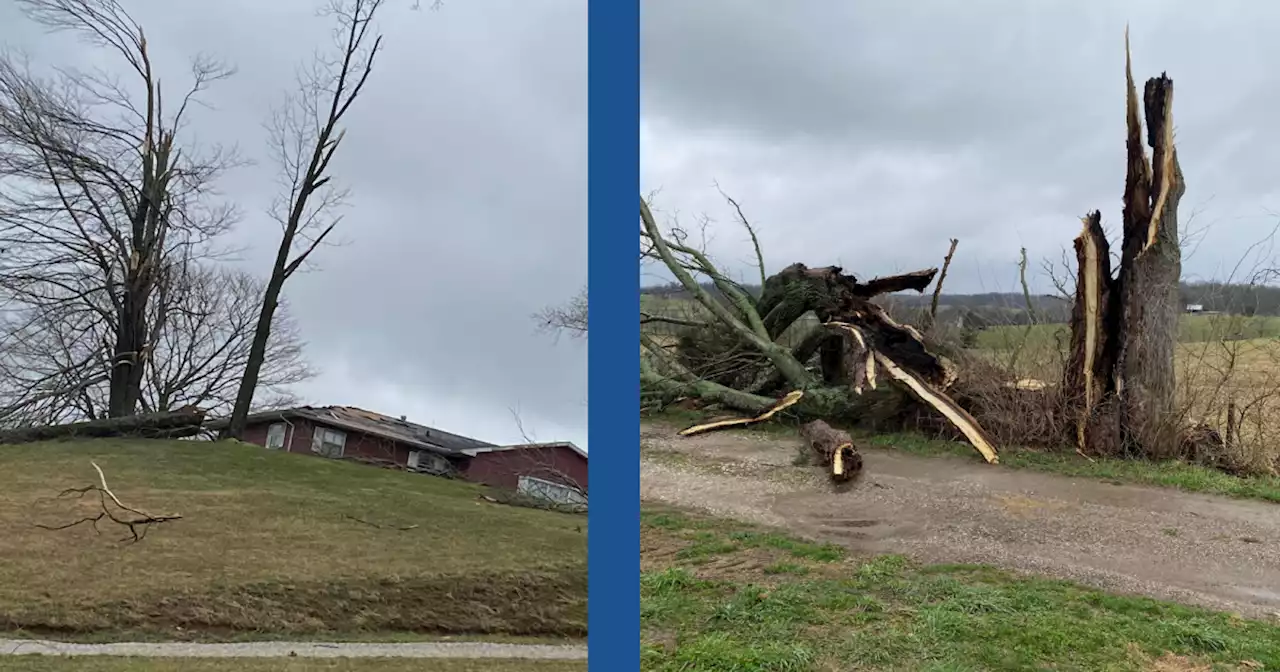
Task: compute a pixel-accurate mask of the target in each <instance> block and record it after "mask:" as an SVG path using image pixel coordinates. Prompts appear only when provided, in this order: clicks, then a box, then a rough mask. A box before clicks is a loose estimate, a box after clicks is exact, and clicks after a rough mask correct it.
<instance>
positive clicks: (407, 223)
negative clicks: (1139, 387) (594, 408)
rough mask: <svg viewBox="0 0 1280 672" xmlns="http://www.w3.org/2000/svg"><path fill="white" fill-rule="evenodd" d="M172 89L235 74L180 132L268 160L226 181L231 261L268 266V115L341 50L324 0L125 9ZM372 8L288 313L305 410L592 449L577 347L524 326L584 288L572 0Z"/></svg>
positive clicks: (21, 43) (577, 46) (57, 53)
mask: <svg viewBox="0 0 1280 672" xmlns="http://www.w3.org/2000/svg"><path fill="white" fill-rule="evenodd" d="M123 4H124V5H125V6H126V8H127V9H129V11H130V13H131V14H133V15H134V17H135V18H136V19H138V20H139V21H140V22H141V23H142V24H143V26H144V27H145V30H146V35H147V37H148V40H149V43H150V46H151V49H152V52H153V57H154V59H155V60H156V61H157V63H159V64H160V65H161V69H162V76H163V77H164V78H165V80H166V83H167V82H168V81H170V80H172V81H173V84H172V86H174V87H175V88H177V87H178V86H180V83H184V82H185V80H184V79H182V75H183V74H184V72H185V68H186V67H187V63H188V60H189V58H190V57H191V56H193V55H195V54H196V53H197V52H206V53H209V54H214V55H217V56H219V57H221V58H222V59H224V60H226V61H228V62H229V63H231V64H233V65H235V66H237V67H238V73H237V74H236V75H235V76H234V77H233V78H231V79H229V80H227V81H224V82H219V83H217V84H216V85H214V87H213V88H212V89H211V90H210V91H209V92H208V95H207V96H206V97H205V100H206V101H207V102H208V103H209V104H210V106H211V109H208V110H200V112H199V114H198V115H196V116H195V117H193V119H192V123H191V126H190V128H189V129H188V132H189V134H190V137H193V138H199V139H200V140H202V141H211V142H212V141H217V142H233V143H235V144H237V145H238V146H239V147H240V149H241V152H242V153H243V154H244V155H245V156H246V157H248V158H252V159H257V160H258V164H257V165H255V166H252V167H248V168H245V169H241V170H237V171H235V172H234V173H232V174H230V175H229V176H228V177H227V179H226V180H224V181H223V183H222V188H223V190H224V191H225V192H226V194H227V196H228V197H230V198H231V199H233V200H235V201H236V202H238V203H239V204H240V205H241V207H242V208H243V209H244V210H245V212H246V215H247V216H246V217H245V219H244V221H243V222H242V223H241V224H240V225H239V226H238V227H237V228H236V230H235V232H234V234H233V235H234V238H235V240H234V241H233V242H234V243H236V244H239V245H243V246H245V247H246V252H245V253H244V254H243V255H242V258H241V259H240V260H239V261H238V262H237V263H241V264H244V265H245V266H246V267H247V268H250V269H252V270H256V271H260V272H261V273H263V274H264V275H265V274H266V273H267V272H268V271H269V268H270V264H271V259H272V258H273V257H274V254H275V249H276V245H277V243H278V241H279V227H278V225H277V224H276V223H275V222H273V221H272V220H271V219H269V218H268V217H267V216H266V214H265V210H266V208H267V206H268V205H269V203H270V201H271V199H272V197H273V196H274V195H275V193H276V192H275V189H274V187H273V184H272V180H273V179H274V176H275V172H274V170H275V169H274V167H273V166H272V165H271V163H270V161H269V156H268V154H267V152H266V151H265V142H264V141H265V138H266V131H265V130H264V128H263V122H264V121H265V120H266V119H267V117H268V115H269V113H270V109H271V106H272V105H274V104H277V103H279V102H280V100H281V98H282V96H283V95H284V94H285V93H287V92H288V91H289V90H290V89H291V88H292V87H293V82H294V72H295V67H296V66H297V65H299V64H301V63H304V62H305V61H307V59H309V58H310V57H311V56H312V54H313V53H315V52H316V51H317V50H319V49H322V48H326V47H328V46H329V45H330V44H331V42H330V37H329V31H330V30H331V28H332V24H331V23H330V22H329V21H327V20H326V19H323V18H318V17H317V16H316V9H317V8H318V7H319V6H320V5H322V4H323V2H321V1H318V0H278V1H277V2H250V1H249V0H228V1H225V2H209V3H190V2H181V3H157V2H146V1H141V0H139V1H136V2H135V1H131V0H123ZM412 4H413V3H412V2H411V0H390V1H389V2H388V5H387V6H386V7H385V8H384V9H382V10H381V13H380V23H381V29H382V32H383V33H384V34H385V41H384V50H383V51H382V52H381V54H380V55H379V57H378V61H377V64H376V66H375V70H374V73H373V76H372V77H371V79H370V83H369V85H368V88H367V89H366V90H365V93H364V94H363V95H362V96H361V98H360V99H359V100H358V101H357V102H356V104H355V106H354V107H353V108H352V111H351V113H350V115H349V118H348V123H347V124H346V126H347V133H346V137H345V138H344V140H343V146H342V148H341V149H340V150H339V152H338V154H337V157H336V158H335V160H334V168H333V173H334V175H335V180H337V181H340V182H342V183H345V185H346V186H348V187H350V189H351V193H352V196H351V200H350V206H349V207H348V208H347V210H346V214H345V219H344V220H343V222H342V223H341V224H340V225H339V227H338V229H337V230H336V235H337V237H338V240H339V241H340V242H341V244H340V245H338V246H331V247H322V248H321V249H320V250H318V251H317V252H316V254H315V255H314V259H315V260H316V264H315V265H316V267H317V268H315V269H313V270H311V271H309V272H306V273H300V274H298V275H296V276H295V277H293V278H292V279H291V280H290V281H289V283H288V284H287V285H286V288H285V295H286V300H287V301H288V302H289V304H290V307H291V309H292V311H293V314H294V315H295V316H296V317H297V318H298V320H299V322H300V324H301V327H302V331H303V335H304V338H305V339H306V341H307V356H308V359H309V360H310V361H311V362H313V363H314V365H315V366H316V367H317V368H318V369H320V371H321V372H322V373H321V375H320V377H318V378H317V379H315V380H314V381H311V382H309V383H307V384H305V385H303V386H301V387H300V389H299V392H300V393H302V394H303V395H304V396H305V398H306V399H307V401H308V402H310V403H313V404H325V405H327V404H350V405H356V406H360V407H364V408H368V409H370V410H374V411H380V412H383V413H387V414H390V415H401V414H404V415H407V416H409V419H411V420H414V421H417V422H422V423H425V424H429V425H433V426H437V427H440V428H442V429H446V430H449V431H453V432H458V433H461V434H467V435H471V436H475V437H477V438H481V439H485V440H490V441H496V442H504V441H509V442H514V441H519V440H521V434H520V431H519V430H518V429H517V426H516V422H515V420H514V419H513V417H512V411H513V410H514V411H517V412H518V414H519V415H520V418H521V420H522V421H523V424H524V428H525V430H526V431H527V432H528V433H529V434H531V435H532V438H534V439H536V440H541V441H549V440H572V441H574V442H576V443H577V444H578V445H580V446H584V447H585V446H586V445H587V431H586V424H587V423H586V416H587V392H586V356H587V348H586V344H585V343H584V342H580V341H572V340H566V339H561V340H559V341H558V342H557V341H556V340H554V339H553V338H552V337H550V336H547V335H545V334H540V333H537V331H536V326H537V325H536V324H535V322H534V321H533V320H532V319H531V317H530V316H531V314H533V313H534V312H535V311H537V310H539V309H541V308H542V307H544V306H546V305H548V304H554V303H559V302H562V301H565V300H568V299H570V298H571V297H572V296H573V295H574V294H575V293H576V292H577V291H578V290H579V289H580V288H581V287H582V286H583V285H585V283H586V276H587V259H586V241H587V228H586V188H587V160H586V156H587V153H586V149H587V118H586V115H587V107H586V100H587V88H586V73H587V51H586V44H587V42H586V39H587V25H586V3H585V2H582V1H581V0H544V1H540V2H518V1H516V0H466V1H465V2H447V3H445V4H444V5H443V6H442V7H441V8H439V9H438V11H428V9H427V5H430V4H431V3H430V2H423V3H422V9H421V10H420V11H414V10H413V9H412V7H411V5H412ZM0 39H2V40H3V42H4V43H5V44H6V45H7V46H8V47H10V48H14V49H21V50H23V51H25V52H27V53H28V54H29V55H30V56H31V58H32V61H33V62H34V63H35V64H36V65H37V66H46V65H48V66H52V65H74V66H81V67H84V66H87V65H90V64H102V65H105V66H108V67H111V63H110V62H109V61H107V60H106V58H107V57H106V55H105V54H104V53H103V52H102V51H100V50H95V49H93V48H91V47H88V46H86V45H84V44H82V43H79V42H77V41H76V40H75V39H74V38H73V37H71V36H67V35H55V36H49V35H47V34H45V33H44V32H43V30H42V29H41V28H40V27H39V26H37V25H35V24H32V23H30V22H29V21H27V20H25V19H24V18H23V17H22V15H21V14H20V13H19V12H18V11H17V10H16V8H14V7H13V6H12V4H11V3H4V6H3V7H0Z"/></svg>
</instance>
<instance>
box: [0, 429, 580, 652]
mask: <svg viewBox="0 0 1280 672" xmlns="http://www.w3.org/2000/svg"><path fill="white" fill-rule="evenodd" d="M90 460H94V461H96V462H97V463H98V464H99V465H101V466H102V468H103V470H104V471H105V472H106V474H107V478H108V481H109V483H110V485H111V487H112V489H113V490H114V491H115V493H116V494H117V495H118V496H119V497H120V498H121V499H122V500H123V501H124V502H125V503H126V504H128V505H130V506H135V507H138V508H141V509H145V510H147V511H153V512H166V513H180V514H182V516H183V518H182V520H179V521H174V522H170V523H166V524H164V525H163V526H160V527H157V528H154V529H153V530H152V531H151V532H150V533H149V534H148V535H147V537H146V538H145V540H143V541H142V542H140V543H136V544H127V545H122V544H120V543H119V538H120V536H121V532H120V530H119V529H112V528H111V527H110V526H102V530H103V534H102V535H100V536H99V535H96V534H95V533H94V531H93V530H92V529H91V528H90V527H88V526H87V525H86V526H80V527H76V528H72V529H68V530H63V531H56V532H55V531H49V530H44V529H39V528H37V527H34V525H33V524H34V523H44V524H58V523H63V522H69V521H72V520H75V519H76V518H79V517H80V516H82V515H85V513H90V512H93V511H95V508H94V507H95V506H97V504H96V501H88V500H86V501H68V500H65V499H62V500H58V499H50V498H51V497H52V496H53V495H56V494H57V493H58V492H59V491H61V490H63V489H65V488H70V487H77V486H83V485H89V484H92V483H93V482H94V480H95V478H96V475H95V474H94V473H93V470H92V468H91V466H90V465H89V461H90ZM0 474H3V475H4V478H3V482H4V484H5V487H4V488H3V489H2V490H0V629H6V630H26V631H30V632H51V633H68V634H74V633H88V632H100V631H127V632H130V633H134V634H141V635H152V636H165V637H170V638H172V637H183V636H195V637H200V636H205V635H216V636H224V635H227V634H231V633H243V632H258V633H279V634H290V633H292V634H307V633H361V632H374V631H387V632H420V633H472V634H483V633H492V634H511V635H571V636H580V635H582V634H585V630H586V546H587V534H586V527H585V519H584V518H583V517H581V516H571V515H566V514H558V513H552V512H547V511H538V510H533V509H524V508H515V507H509V506H502V505H499V504H493V503H489V502H485V501H483V500H480V499H479V498H478V495H479V494H480V490H479V488H477V487H476V486H472V485H468V484H465V483H460V482H455V481H448V480H444V479H438V478H433V477H427V476H421V475H417V474H408V473H401V472H393V471H387V470H382V469H372V468H369V467H364V466H361V465H355V464H348V463H343V462H338V461H330V460H324V459H320V458H315V457H310V456H303V455H289V454H281V453H275V452H269V451H265V450H262V449H261V448H258V447H254V446H246V445H240V444H226V443H219V444H210V443H197V442H160V441H152V442H136V441H135V442H122V441H84V442H70V443H48V444H31V445H22V446H3V447H0ZM346 516H355V517H359V518H362V519H364V520H369V521H376V522H381V523H388V524H399V525H404V524H416V525H417V526H418V527H416V528H414V529H412V530H407V531H397V530H384V529H377V528H374V527H370V526H368V525H363V524H360V523H356V522H353V521H352V520H350V519H349V518H347V517H346Z"/></svg>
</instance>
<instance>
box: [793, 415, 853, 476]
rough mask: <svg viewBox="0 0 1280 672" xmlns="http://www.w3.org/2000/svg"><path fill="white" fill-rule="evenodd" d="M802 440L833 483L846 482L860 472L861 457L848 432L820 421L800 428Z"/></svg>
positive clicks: (808, 423)
mask: <svg viewBox="0 0 1280 672" xmlns="http://www.w3.org/2000/svg"><path fill="white" fill-rule="evenodd" d="M800 438H802V439H804V441H805V444H806V445H808V447H809V450H810V452H812V454H813V456H814V457H815V458H816V459H817V461H818V464H821V465H823V466H824V467H826V468H827V473H828V474H830V475H831V480H833V481H837V482H839V481H847V480H850V479H852V478H853V477H854V476H856V475H857V474H858V473H859V472H860V471H862V455H860V454H859V453H858V449H857V448H856V447H855V446H854V445H853V438H852V437H850V436H849V433H848V432H845V431H841V430H838V429H835V428H833V427H832V426H831V425H828V424H827V423H826V422H823V421H822V420H814V421H813V422H807V423H805V424H804V425H801V426H800Z"/></svg>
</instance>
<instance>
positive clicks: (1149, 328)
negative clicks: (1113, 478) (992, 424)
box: [1064, 35, 1186, 458]
mask: <svg viewBox="0 0 1280 672" xmlns="http://www.w3.org/2000/svg"><path fill="white" fill-rule="evenodd" d="M1128 49H1129V44H1128V36H1127V35H1126V36H1125V52H1126V58H1125V78H1126V84H1127V93H1126V115H1125V118H1126V126H1127V131H1128V133H1127V138H1126V147H1127V154H1128V169H1127V174H1126V178H1125V191H1124V224H1123V230H1122V233H1121V241H1120V267H1119V269H1118V271H1117V273H1116V275H1115V277H1112V275H1111V269H1110V259H1109V247H1108V244H1107V241H1106V238H1105V236H1104V235H1103V233H1102V226H1101V215H1100V214H1099V213H1097V212H1094V213H1091V214H1090V215H1089V216H1088V217H1086V218H1085V226H1084V230H1083V231H1082V232H1081V233H1080V236H1079V237H1077V238H1076V242H1075V247H1076V258H1077V262H1078V263H1079V271H1078V273H1077V278H1078V280H1077V286H1076V305H1075V307H1074V311H1073V314H1072V321H1071V353H1072V356H1071V359H1070V365H1069V367H1068V370H1067V372H1066V374H1065V376H1064V384H1065V386H1064V389H1065V391H1066V393H1067V394H1068V399H1069V400H1071V401H1072V403H1073V404H1074V405H1075V407H1076V409H1077V410H1076V415H1077V422H1076V442H1077V444H1078V447H1079V448H1080V450H1082V451H1083V452H1085V453H1089V452H1094V453H1117V452H1118V453H1122V454H1129V455H1140V456H1144V457H1152V458H1167V457H1172V456H1173V453H1174V452H1175V451H1176V450H1177V449H1178V448H1177V447H1178V446H1179V445H1180V444H1179V441H1178V432H1179V424H1180V423H1179V419H1178V418H1177V413H1176V410H1177V409H1176V402H1175V380H1174V348H1175V345H1176V343H1177V334H1178V315H1179V312H1180V311H1179V309H1178V280H1179V278H1180V276H1181V273H1182V254H1181V250H1180V247H1179V244H1178V216H1177V211H1178V203H1179V201H1180V200H1181V198H1182V194H1183V192H1184V191H1185V190H1186V185H1185V183H1184V182H1183V178H1182V171H1181V170H1180V168H1179V166H1178V158H1177V152H1176V150H1175V148H1174V144H1173V120H1172V114H1171V111H1172V104H1173V82H1172V81H1171V80H1170V79H1169V78H1168V77H1167V76H1166V75H1163V74H1162V75H1161V76H1160V77H1154V78H1152V79H1149V80H1147V83H1146V86H1145V87H1144V91H1143V107H1142V109H1141V110H1140V109H1139V106H1138V96H1137V91H1136V89H1135V86H1134V82H1133V71H1132V62H1131V59H1129V57H1128ZM1144 117H1145V119H1146V126H1147V138H1146V142H1147V144H1149V145H1150V146H1151V149H1152V159H1151V161H1150V162H1148V161H1147V156H1146V149H1145V147H1144V145H1143V132H1142V131H1143V127H1142V124H1143V118H1144Z"/></svg>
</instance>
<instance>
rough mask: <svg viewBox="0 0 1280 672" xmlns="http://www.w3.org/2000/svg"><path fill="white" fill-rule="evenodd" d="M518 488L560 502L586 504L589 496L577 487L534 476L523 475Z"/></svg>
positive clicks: (526, 492)
mask: <svg viewBox="0 0 1280 672" xmlns="http://www.w3.org/2000/svg"><path fill="white" fill-rule="evenodd" d="M516 490H518V491H519V492H521V493H523V494H526V495H529V496H531V497H538V498H540V499H546V500H550V501H552V502H556V503H558V504H586V503H587V497H586V495H584V494H583V493H582V492H579V490H578V489H577V488H574V487H570V486H567V485H563V484H561V483H553V482H551V481H544V480H542V479H541V478H534V477H532V476H521V477H520V481H519V483H518V484H517V485H516Z"/></svg>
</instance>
